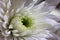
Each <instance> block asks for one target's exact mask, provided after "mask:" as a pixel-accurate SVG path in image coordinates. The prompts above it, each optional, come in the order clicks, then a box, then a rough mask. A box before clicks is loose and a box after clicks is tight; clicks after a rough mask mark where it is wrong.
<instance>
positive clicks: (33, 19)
mask: <svg viewBox="0 0 60 40" xmlns="http://www.w3.org/2000/svg"><path fill="white" fill-rule="evenodd" d="M36 2H37V0H36V1H35V0H33V1H31V3H29V5H28V4H25V3H27V2H26V0H1V1H0V4H1V5H0V30H1V34H2V36H3V37H4V40H47V39H46V38H48V37H49V36H50V34H49V33H50V32H49V31H47V30H49V29H51V28H53V26H54V25H52V24H51V22H50V21H47V20H50V19H48V18H47V17H45V15H46V14H48V13H49V12H50V11H51V9H53V8H54V6H48V5H47V3H46V2H45V1H44V2H42V3H40V4H38V5H34V4H35V3H36ZM27 5H28V6H27ZM53 22H55V21H53ZM53 24H54V23H53ZM45 29H47V30H45ZM50 37H52V36H50ZM38 38H39V39H38Z"/></svg>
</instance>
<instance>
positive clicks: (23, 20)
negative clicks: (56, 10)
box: [22, 17, 32, 27]
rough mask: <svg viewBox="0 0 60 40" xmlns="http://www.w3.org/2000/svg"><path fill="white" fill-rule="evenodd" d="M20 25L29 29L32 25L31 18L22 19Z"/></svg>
mask: <svg viewBox="0 0 60 40" xmlns="http://www.w3.org/2000/svg"><path fill="white" fill-rule="evenodd" d="M22 23H23V25H24V26H25V27H30V26H31V25H32V20H31V18H28V17H24V18H22Z"/></svg>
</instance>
